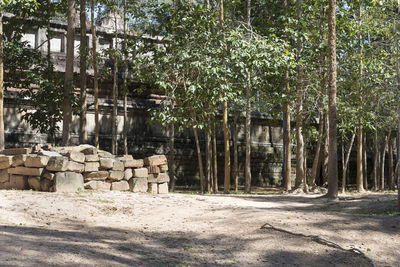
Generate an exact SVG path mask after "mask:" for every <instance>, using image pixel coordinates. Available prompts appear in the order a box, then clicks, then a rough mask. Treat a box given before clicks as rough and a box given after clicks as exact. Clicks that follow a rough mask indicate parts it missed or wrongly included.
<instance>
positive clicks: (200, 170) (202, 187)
mask: <svg viewBox="0 0 400 267" xmlns="http://www.w3.org/2000/svg"><path fill="white" fill-rule="evenodd" d="M193 134H194V140H195V141H196V150H197V161H198V163H199V175H200V191H201V193H202V194H204V188H205V186H204V172H203V160H202V159H201V150H200V142H199V137H198V135H197V129H196V128H195V127H193Z"/></svg>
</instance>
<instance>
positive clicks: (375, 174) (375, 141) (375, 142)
mask: <svg viewBox="0 0 400 267" xmlns="http://www.w3.org/2000/svg"><path fill="white" fill-rule="evenodd" d="M374 145H375V153H374V171H373V175H374V186H373V190H374V191H376V190H378V164H379V157H380V156H379V144H378V130H376V129H375V138H374Z"/></svg>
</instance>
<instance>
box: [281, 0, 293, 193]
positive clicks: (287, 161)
mask: <svg viewBox="0 0 400 267" xmlns="http://www.w3.org/2000/svg"><path fill="white" fill-rule="evenodd" d="M282 5H283V15H284V16H285V17H286V16H287V12H288V10H287V9H288V3H287V0H283V2H282ZM284 83H285V85H284V87H285V88H284V91H285V93H286V95H289V94H290V84H289V70H286V71H285V78H284ZM290 111H291V110H290V104H289V100H286V103H285V104H284V117H285V127H284V133H283V136H284V139H285V140H284V144H285V148H284V150H285V158H284V166H285V169H284V173H285V175H284V177H285V191H290V190H292V177H291V175H292V148H291V142H290V135H291V130H290V121H291V118H290Z"/></svg>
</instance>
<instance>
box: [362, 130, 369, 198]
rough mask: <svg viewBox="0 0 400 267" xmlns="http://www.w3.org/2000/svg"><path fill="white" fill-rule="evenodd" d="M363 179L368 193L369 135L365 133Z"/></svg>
mask: <svg viewBox="0 0 400 267" xmlns="http://www.w3.org/2000/svg"><path fill="white" fill-rule="evenodd" d="M363 173H364V175H363V177H364V189H365V190H367V191H368V168H367V135H366V134H365V132H364V138H363Z"/></svg>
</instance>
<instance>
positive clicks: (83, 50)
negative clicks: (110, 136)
mask: <svg viewBox="0 0 400 267" xmlns="http://www.w3.org/2000/svg"><path fill="white" fill-rule="evenodd" d="M80 24H81V35H80V47H79V48H80V64H79V65H80V66H79V67H80V82H81V99H80V100H81V116H80V121H79V130H80V131H79V142H80V143H81V144H85V143H87V130H86V113H87V96H86V64H87V62H86V61H87V43H86V41H87V39H86V0H80Z"/></svg>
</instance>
